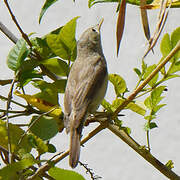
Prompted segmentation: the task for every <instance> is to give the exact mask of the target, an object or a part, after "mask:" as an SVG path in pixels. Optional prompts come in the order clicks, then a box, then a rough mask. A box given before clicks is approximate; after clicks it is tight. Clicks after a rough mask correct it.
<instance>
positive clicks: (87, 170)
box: [79, 161, 102, 180]
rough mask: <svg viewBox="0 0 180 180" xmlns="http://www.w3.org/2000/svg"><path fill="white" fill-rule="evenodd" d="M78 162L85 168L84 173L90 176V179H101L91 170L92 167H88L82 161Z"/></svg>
mask: <svg viewBox="0 0 180 180" xmlns="http://www.w3.org/2000/svg"><path fill="white" fill-rule="evenodd" d="M79 164H80V165H81V166H82V167H83V168H84V169H85V170H86V174H89V175H90V176H91V179H92V180H97V179H101V178H102V177H100V176H97V175H95V174H94V172H93V171H92V170H93V169H91V168H89V167H88V164H84V163H82V162H80V161H79Z"/></svg>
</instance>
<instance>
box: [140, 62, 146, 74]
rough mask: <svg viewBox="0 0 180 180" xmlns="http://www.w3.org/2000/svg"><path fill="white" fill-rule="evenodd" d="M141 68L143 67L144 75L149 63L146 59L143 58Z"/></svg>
mask: <svg viewBox="0 0 180 180" xmlns="http://www.w3.org/2000/svg"><path fill="white" fill-rule="evenodd" d="M141 68H142V75H144V73H145V72H146V69H147V64H146V63H145V61H144V60H142V64H141Z"/></svg>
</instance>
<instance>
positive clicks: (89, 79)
mask: <svg viewBox="0 0 180 180" xmlns="http://www.w3.org/2000/svg"><path fill="white" fill-rule="evenodd" d="M102 22H103V19H102V20H101V22H100V23H99V24H97V25H95V26H93V27H90V28H88V29H87V30H86V31H85V32H84V33H83V34H82V35H81V36H80V38H79V40H78V41H77V56H76V59H75V62H74V63H73V65H72V67H71V70H70V72H69V76H68V80H67V85H66V88H65V95H64V126H65V128H66V132H67V133H70V148H69V165H70V166H71V167H72V168H75V167H76V166H77V164H78V162H79V157H80V146H81V144H80V141H81V136H82V130H83V126H84V122H85V120H86V118H87V116H88V115H89V114H93V113H94V112H95V111H96V110H97V109H98V107H99V105H100V103H101V102H102V100H103V99H104V96H105V94H106V90H107V85H108V70H107V63H106V59H105V57H104V54H103V50H102V46H101V35H100V28H101V25H102Z"/></svg>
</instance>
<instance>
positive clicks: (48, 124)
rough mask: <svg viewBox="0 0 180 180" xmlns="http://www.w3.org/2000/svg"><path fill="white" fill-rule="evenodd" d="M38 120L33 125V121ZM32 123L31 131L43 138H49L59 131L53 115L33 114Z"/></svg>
mask: <svg viewBox="0 0 180 180" xmlns="http://www.w3.org/2000/svg"><path fill="white" fill-rule="evenodd" d="M34 121H36V122H35V123H34V124H33V126H31V123H33V122H34ZM31 123H30V126H31V127H30V131H31V132H32V133H33V134H35V135H36V136H37V137H39V138H41V139H42V140H49V139H51V138H52V137H54V136H55V135H56V134H57V133H58V125H57V122H56V120H55V119H54V118H53V117H48V116H42V117H40V118H39V116H33V117H32V120H31Z"/></svg>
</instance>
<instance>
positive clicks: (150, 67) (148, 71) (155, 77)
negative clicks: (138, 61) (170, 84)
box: [143, 64, 159, 87]
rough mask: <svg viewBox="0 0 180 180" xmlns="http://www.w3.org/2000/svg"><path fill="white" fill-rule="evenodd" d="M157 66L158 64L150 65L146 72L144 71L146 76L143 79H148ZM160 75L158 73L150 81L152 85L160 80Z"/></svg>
mask: <svg viewBox="0 0 180 180" xmlns="http://www.w3.org/2000/svg"><path fill="white" fill-rule="evenodd" d="M155 68H156V65H155V64H154V65H152V66H149V67H148V68H147V69H146V70H145V73H144V76H143V79H146V78H147V77H148V76H149V75H150V74H151V73H152V71H153V70H154V69H155ZM158 77H159V74H158V73H157V74H156V75H155V76H154V77H153V78H152V79H151V80H150V81H149V83H148V84H149V85H150V86H151V87H153V86H154V85H155V84H156V82H157V80H158Z"/></svg>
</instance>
